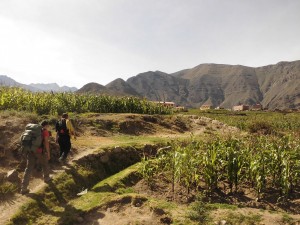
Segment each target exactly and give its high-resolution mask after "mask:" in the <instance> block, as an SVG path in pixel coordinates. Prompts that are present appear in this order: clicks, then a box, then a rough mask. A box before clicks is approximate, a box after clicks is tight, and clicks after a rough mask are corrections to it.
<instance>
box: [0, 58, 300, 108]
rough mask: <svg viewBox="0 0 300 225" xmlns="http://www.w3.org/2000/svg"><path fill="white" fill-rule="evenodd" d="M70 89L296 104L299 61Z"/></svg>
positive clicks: (182, 100)
mask: <svg viewBox="0 0 300 225" xmlns="http://www.w3.org/2000/svg"><path fill="white" fill-rule="evenodd" d="M0 85H1V76H0ZM51 85H53V86H52V87H51ZM30 87H31V88H36V89H42V90H43V91H45V90H46V88H47V90H50V89H51V90H53V89H52V88H54V87H55V84H39V85H38V84H36V85H34V84H31V85H30ZM65 88H68V87H65ZM69 90H70V91H75V92H76V93H98V94H109V95H118V96H124V95H125V96H127V95H129V96H137V97H141V98H146V99H148V100H153V101H172V102H175V104H176V105H180V106H185V107H193V108H197V107H200V106H201V105H211V106H213V107H223V108H232V107H233V106H234V105H239V104H245V105H253V104H256V103H260V104H262V106H263V107H264V108H269V109H299V108H300V60H298V61H292V62H279V63H277V64H275V65H267V66H262V67H247V66H242V65H225V64H200V65H198V66H196V67H194V68H191V69H185V70H181V71H178V72H175V73H171V74H168V73H164V72H161V71H154V72H153V71H149V72H145V73H140V74H138V75H136V76H133V77H130V78H129V79H127V80H126V81H124V80H123V79H121V78H118V79H116V80H114V81H112V82H110V83H109V84H107V85H105V86H104V85H101V84H98V83H88V84H85V85H84V86H83V87H82V88H80V89H78V90H75V88H70V89H69ZM53 91H54V90H53Z"/></svg>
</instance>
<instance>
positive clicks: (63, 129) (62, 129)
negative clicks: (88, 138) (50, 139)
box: [55, 119, 69, 136]
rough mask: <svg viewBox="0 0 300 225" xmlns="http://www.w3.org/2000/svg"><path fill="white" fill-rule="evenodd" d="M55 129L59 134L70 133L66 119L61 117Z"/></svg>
mask: <svg viewBox="0 0 300 225" xmlns="http://www.w3.org/2000/svg"><path fill="white" fill-rule="evenodd" d="M55 130H56V132H57V133H58V135H59V136H64V135H69V130H68V128H67V121H66V119H61V120H59V121H57V122H56V124H55Z"/></svg>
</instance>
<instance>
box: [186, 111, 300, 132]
mask: <svg viewBox="0 0 300 225" xmlns="http://www.w3.org/2000/svg"><path fill="white" fill-rule="evenodd" d="M183 114H185V115H197V116H204V117H209V118H211V119H214V120H219V121H221V122H223V123H226V124H228V125H230V126H235V127H238V128H239V129H242V130H245V131H249V126H251V125H253V124H256V123H257V124H260V123H261V124H263V123H264V124H267V126H268V127H272V128H273V129H274V131H276V132H298V133H299V132H300V113H299V112H270V111H267V112H265V111H243V112H233V111H229V110H207V111H201V110H199V109H190V110H189V111H188V112H184V113H183Z"/></svg>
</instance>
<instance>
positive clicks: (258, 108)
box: [251, 103, 263, 111]
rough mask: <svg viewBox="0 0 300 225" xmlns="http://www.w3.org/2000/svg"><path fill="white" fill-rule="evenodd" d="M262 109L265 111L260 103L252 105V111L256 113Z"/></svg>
mask: <svg viewBox="0 0 300 225" xmlns="http://www.w3.org/2000/svg"><path fill="white" fill-rule="evenodd" d="M262 109H263V107H262V105H261V104H259V103H257V104H255V105H252V106H251V110H256V111H258V110H262Z"/></svg>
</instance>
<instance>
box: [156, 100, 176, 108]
mask: <svg viewBox="0 0 300 225" xmlns="http://www.w3.org/2000/svg"><path fill="white" fill-rule="evenodd" d="M154 103H156V104H160V105H164V106H168V107H170V108H174V107H175V106H176V104H175V102H162V101H155V102H154Z"/></svg>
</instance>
